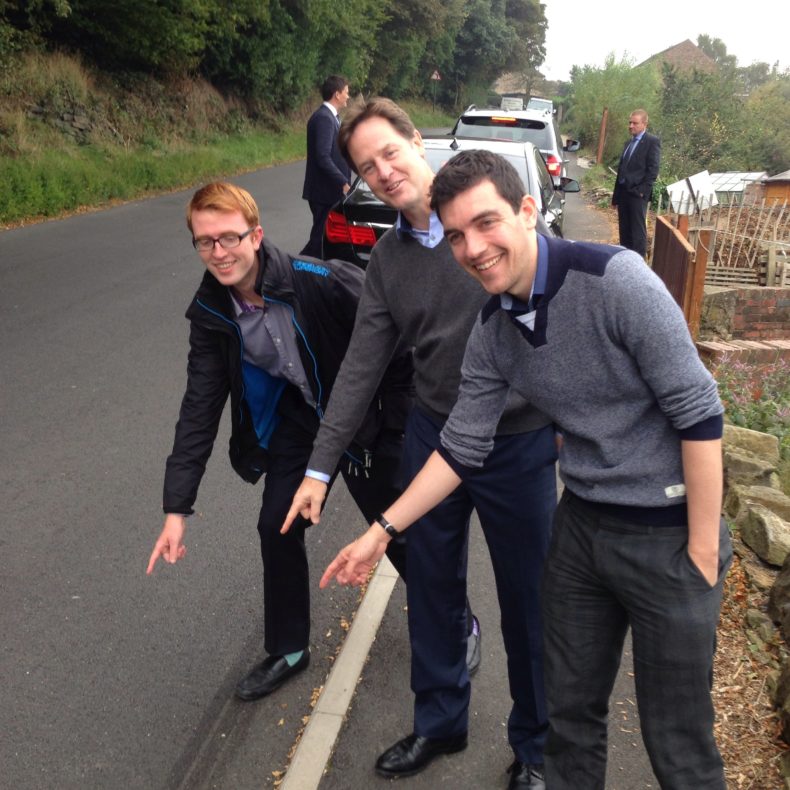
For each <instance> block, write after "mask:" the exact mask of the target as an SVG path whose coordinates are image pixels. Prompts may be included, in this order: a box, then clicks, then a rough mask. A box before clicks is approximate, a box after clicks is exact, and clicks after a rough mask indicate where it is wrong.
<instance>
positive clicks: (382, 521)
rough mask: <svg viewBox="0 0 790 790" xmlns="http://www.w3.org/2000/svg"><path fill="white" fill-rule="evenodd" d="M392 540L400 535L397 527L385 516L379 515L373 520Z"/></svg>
mask: <svg viewBox="0 0 790 790" xmlns="http://www.w3.org/2000/svg"><path fill="white" fill-rule="evenodd" d="M373 520H374V521H375V522H376V523H377V524H378V525H379V526H380V527H381V528H382V529H383V530H384V531H385V532H386V533H387V534H388V535H389V536H390V537H391V538H397V537H398V535H399V534H400V533H399V532H398V530H397V529H395V527H394V526H393V525H392V524H390V522H389V521H387V519H386V518H384V516H383V515H381V514H379V515H378V516H376V518H374V519H373Z"/></svg>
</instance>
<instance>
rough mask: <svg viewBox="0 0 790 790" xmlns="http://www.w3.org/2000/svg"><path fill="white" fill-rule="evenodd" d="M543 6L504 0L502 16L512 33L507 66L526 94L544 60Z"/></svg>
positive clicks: (533, 1)
mask: <svg viewBox="0 0 790 790" xmlns="http://www.w3.org/2000/svg"><path fill="white" fill-rule="evenodd" d="M544 9H545V5H544V4H542V3H540V2H538V0H508V2H507V6H506V10H505V16H506V18H507V20H508V23H509V24H510V26H511V27H512V28H513V30H514V32H515V38H514V42H513V51H512V53H511V56H510V62H509V63H508V66H507V67H508V68H509V69H510V70H511V71H514V72H516V73H518V74H520V75H521V78H522V82H523V85H524V92H525V93H526V94H527V95H528V96H529V95H530V94H531V93H532V86H533V84H534V83H535V81H536V80H537V79H539V78H540V72H539V71H538V67H539V66H540V65H541V64H542V63H543V61H544V60H546V28H547V27H548V22H547V20H546V14H545V12H544Z"/></svg>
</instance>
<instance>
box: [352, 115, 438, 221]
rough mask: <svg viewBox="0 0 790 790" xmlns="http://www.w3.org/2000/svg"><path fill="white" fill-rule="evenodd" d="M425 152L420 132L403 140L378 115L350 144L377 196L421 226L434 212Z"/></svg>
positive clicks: (356, 162) (358, 130)
mask: <svg viewBox="0 0 790 790" xmlns="http://www.w3.org/2000/svg"><path fill="white" fill-rule="evenodd" d="M423 150H424V149H423V144H422V137H420V133H419V132H417V131H415V132H414V135H413V136H412V137H410V138H406V137H403V136H402V135H401V134H400V133H399V132H398V131H397V130H396V129H395V127H394V126H393V125H392V124H391V123H390V122H389V121H388V120H386V119H385V118H380V117H378V116H374V117H372V118H368V119H367V120H365V121H362V122H361V123H360V124H359V125H358V126H357V127H356V129H354V132H353V134H352V135H351V137H350V139H349V141H348V153H349V156H350V157H351V159H352V160H353V162H354V165H355V166H356V169H357V172H358V173H359V175H360V176H361V177H362V178H363V179H364V180H365V181H366V182H367V185H368V186H369V187H370V189H371V190H372V192H373V194H374V195H375V196H376V197H377V198H378V199H379V200H381V201H383V202H384V203H386V204H387V205H388V206H391V207H392V208H394V209H397V210H398V211H400V212H402V213H403V214H404V215H405V217H406V219H408V220H409V222H411V223H412V224H413V225H416V226H418V227H421V226H422V223H421V222H420V220H421V219H422V218H423V217H427V216H428V214H429V213H430V201H429V197H428V192H429V189H430V186H431V182H432V181H433V172H432V171H431V168H430V167H429V166H428V163H427V162H426V161H425V159H424V157H423Z"/></svg>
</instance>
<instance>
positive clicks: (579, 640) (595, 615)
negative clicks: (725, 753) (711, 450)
mask: <svg viewBox="0 0 790 790" xmlns="http://www.w3.org/2000/svg"><path fill="white" fill-rule="evenodd" d="M687 542H688V528H687V527H686V526H677V527H673V526H669V527H663V526H662V527H650V526H644V525H635V524H629V523H626V522H623V521H620V520H617V519H613V518H611V517H609V516H605V515H602V514H600V512H599V511H598V510H597V509H596V508H594V507H590V505H589V504H588V503H586V502H584V501H583V500H581V499H579V498H578V497H576V496H574V495H573V494H571V493H570V492H569V491H568V490H567V489H566V490H565V493H564V494H563V497H562V500H561V501H560V504H559V505H558V507H557V511H556V515H555V520H554V532H553V538H552V544H551V548H550V549H549V556H548V559H547V561H546V566H545V571H544V579H543V596H542V599H543V622H544V646H545V651H546V654H545V671H546V698H547V705H548V711H549V734H548V740H547V743H546V749H545V759H546V785H547V787H548V788H549V790H602V789H603V788H604V786H605V781H606V751H607V743H606V734H607V732H606V731H607V717H608V710H609V696H610V694H611V691H612V687H613V685H614V681H615V678H616V675H617V670H618V667H619V665H620V659H621V655H622V648H623V640H624V638H625V635H626V631H627V629H628V627H629V626H630V627H631V632H632V638H633V649H634V676H635V682H636V696H637V705H638V709H639V717H640V720H641V727H642V738H643V740H644V743H645V747H646V749H647V753H648V755H649V757H650V762H651V765H652V767H653V771H654V772H655V774H656V777H657V779H658V781H659V784H660V786H661V787H662V788H663V789H664V790H714V789H715V790H725V787H726V785H725V781H724V771H723V766H722V761H721V756H720V755H719V751H718V749H717V747H716V743H715V741H714V739H713V716H714V714H713V703H712V701H711V695H710V688H711V682H712V674H713V654H714V652H715V646H716V625H717V622H718V618H719V608H720V605H721V593H722V583H723V579H724V576H725V574H726V572H727V569H728V568H729V565H730V563H731V561H732V548H731V545H730V538H729V532H728V531H727V527H726V525H725V524H724V522H723V521H722V525H721V533H720V542H719V578H718V580H717V582H716V585H715V586H714V587H711V586H710V585H709V584H708V582H707V581H706V580H705V578H704V577H703V576H702V574H701V573H700V572H699V571H698V570H697V568H696V566H695V565H694V564H693V562H692V561H691V559H690V558H689V556H688V552H687V550H686V548H687Z"/></svg>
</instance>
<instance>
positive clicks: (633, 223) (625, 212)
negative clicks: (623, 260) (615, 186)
mask: <svg viewBox="0 0 790 790" xmlns="http://www.w3.org/2000/svg"><path fill="white" fill-rule="evenodd" d="M647 203H648V201H647V200H642V198H640V197H636V196H634V195H621V196H618V198H617V224H618V226H619V229H620V244H621V245H622V246H623V247H625V248H626V249H629V250H633V251H634V252H638V253H639V254H640V255H641V256H642V257H643V258H644V257H645V255H646V253H647Z"/></svg>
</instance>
